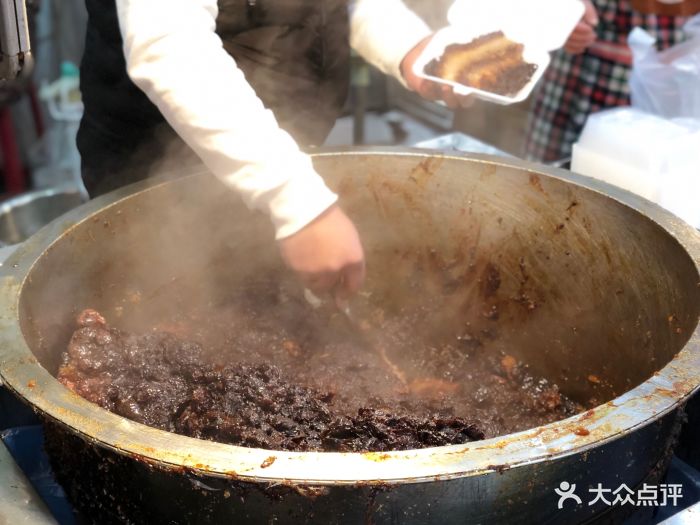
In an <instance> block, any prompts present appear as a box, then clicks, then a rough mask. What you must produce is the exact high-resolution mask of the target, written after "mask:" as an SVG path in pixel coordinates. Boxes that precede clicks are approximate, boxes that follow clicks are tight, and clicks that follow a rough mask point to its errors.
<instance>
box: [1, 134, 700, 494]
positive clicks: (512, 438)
mask: <svg viewBox="0 0 700 525" xmlns="http://www.w3.org/2000/svg"><path fill="white" fill-rule="evenodd" d="M343 155H350V156H358V155H363V156H374V155H383V156H386V155H397V156H404V157H405V156H413V157H423V158H425V157H435V156H439V157H441V158H445V159H451V158H454V159H459V160H464V159H467V160H470V161H472V162H478V163H488V164H490V165H497V166H503V167H510V168H513V167H514V168H520V169H522V170H524V171H526V172H529V173H536V174H538V175H540V176H544V177H549V178H554V179H559V180H563V181H565V182H568V183H570V184H573V185H575V186H579V187H581V188H585V189H588V190H591V191H593V192H596V193H600V194H603V195H605V196H607V197H609V198H611V199H613V200H615V201H617V202H618V203H621V204H622V205H624V206H626V207H628V208H631V209H633V210H635V211H636V212H638V213H640V214H641V215H643V216H645V217H646V218H648V219H649V220H651V221H653V222H654V223H655V224H656V225H658V226H659V227H661V228H662V229H663V230H664V231H666V232H667V233H668V234H669V235H671V236H672V237H673V238H674V239H675V240H676V241H677V242H678V243H679V244H680V245H681V246H682V247H683V248H684V250H685V251H686V252H687V253H688V254H689V255H690V257H691V259H692V260H693V263H694V265H695V268H696V270H697V271H698V273H699V274H700V233H699V232H698V231H697V230H695V229H694V228H692V227H691V226H690V225H688V224H686V223H685V222H683V221H682V220H680V219H679V218H677V217H675V216H674V215H672V214H671V213H670V212H667V211H665V210H664V209H662V208H661V207H660V206H658V205H656V204H654V203H651V202H649V201H647V200H646V199H644V198H642V197H639V196H637V195H634V194H632V193H630V192H628V191H625V190H622V189H620V188H617V187H615V186H611V185H610V184H607V183H605V182H602V181H599V180H597V179H593V178H590V177H585V176H582V175H578V174H575V173H571V172H569V171H565V170H562V169H557V168H551V167H548V166H543V165H538V164H534V163H530V162H526V161H522V160H518V159H505V158H502V157H495V156H491V155H477V154H468V155H467V154H459V153H451V152H450V153H446V152H443V151H436V150H427V149H415V148H387V147H363V148H340V149H338V148H334V149H332V150H321V151H319V152H317V153H314V154H313V155H312V156H313V157H319V158H322V157H327V156H335V157H338V156H343ZM202 173H206V170H203V169H198V170H196V171H195V172H193V173H192V174H190V175H189V176H197V175H201V174H202ZM166 182H167V181H166ZM166 182H164V181H163V180H159V179H151V180H147V181H142V182H138V183H136V184H132V185H130V186H127V187H124V188H121V189H119V190H116V191H114V192H112V193H109V194H107V195H103V196H101V197H99V198H97V199H94V200H92V201H90V202H87V203H86V204H83V205H82V206H80V207H78V208H76V209H74V210H72V211H70V212H68V213H67V214H66V215H63V216H62V217H60V218H59V219H57V220H55V221H53V222H52V223H50V224H49V225H47V226H45V227H44V228H43V229H41V230H40V231H39V232H38V233H37V234H35V235H34V236H32V237H31V238H30V239H29V240H27V241H26V242H24V243H23V244H22V245H21V246H20V247H19V248H18V249H17V251H16V252H15V253H14V254H12V255H11V256H10V258H9V259H8V260H7V261H6V262H5V264H4V265H3V267H2V268H0V378H1V379H2V380H3V381H4V383H5V384H6V385H7V386H8V387H9V388H10V389H11V390H13V391H14V392H15V393H16V394H17V395H19V396H20V397H21V398H23V399H24V400H25V401H26V402H28V403H29V404H31V405H32V407H33V408H34V409H35V410H36V411H38V412H40V413H42V414H44V415H46V416H48V417H49V418H51V419H53V420H56V421H58V422H59V423H61V424H62V425H65V426H68V427H69V428H70V429H71V430H72V431H73V432H75V433H77V434H79V435H80V436H81V437H82V438H83V439H85V440H87V441H89V442H91V443H96V444H99V445H100V446H104V447H107V448H109V449H112V450H114V451H116V452H118V453H120V454H123V455H126V456H130V457H134V458H136V459H138V460H141V461H144V462H146V463H150V464H153V465H158V466H162V467H170V468H174V469H180V470H186V471H190V472H193V473H198V474H203V475H207V476H215V477H224V478H235V479H239V480H243V481H256V482H267V483H272V484H280V483H281V484H302V485H358V484H359V485H374V484H377V485H394V484H403V483H418V482H428V481H436V480H444V479H453V478H459V477H467V476H474V475H479V474H483V473H487V472H493V471H498V472H502V471H503V470H504V469H511V468H517V467H518V466H522V465H526V464H532V463H539V462H543V461H549V460H553V459H557V458H562V457H565V456H569V455H572V454H580V453H583V452H586V451H588V450H591V449H593V448H595V447H598V446H600V445H601V444H603V443H606V442H609V441H612V440H615V439H618V438H621V437H623V436H625V435H627V434H629V433H631V432H633V431H634V430H636V429H637V428H639V427H642V426H645V425H647V424H649V423H651V422H652V421H653V420H655V419H657V418H658V417H659V416H660V415H663V414H666V413H668V412H670V411H672V410H674V409H676V408H677V407H678V406H679V405H681V404H682V403H683V402H684V401H686V400H687V399H688V398H689V396H691V395H692V394H693V393H694V392H695V391H697V390H698V389H700V325H696V327H695V329H694V331H693V333H692V334H691V336H690V338H689V340H688V341H687V343H686V344H685V346H684V347H683V349H682V350H681V351H680V352H679V353H678V354H677V355H676V356H675V357H674V358H673V359H672V360H671V361H670V362H669V363H668V364H667V365H666V366H665V367H664V368H662V369H661V370H660V371H659V372H657V373H656V374H655V375H653V376H652V377H651V378H650V379H648V380H647V381H645V382H644V383H642V384H640V385H639V386H637V387H635V388H633V389H632V390H630V391H628V392H626V393H624V394H623V395H621V396H618V397H617V398H615V399H614V400H612V401H609V402H607V403H605V404H603V405H600V406H598V407H595V408H593V409H591V410H588V411H586V412H583V413H581V414H577V415H575V416H572V417H570V418H567V419H564V420H561V421H557V422H555V423H551V424H548V425H544V426H540V427H536V428H534V429H530V430H526V431H522V432H518V433H514V434H509V435H506V436H500V437H496V438H492V439H488V440H484V441H478V442H472V443H467V444H464V445H450V446H443V447H434V448H425V449H419V450H407V451H396V452H386V453H385V452H381V453H380V452H370V453H350V452H348V453H339V452H286V451H272V450H264V449H255V448H246V447H240V446H234V445H226V444H221V443H215V442H210V441H205V440H200V439H195V438H190V437H186V436H181V435H177V434H173V433H170V432H166V431H163V430H158V429H155V428H151V427H148V426H145V425H142V424H139V423H135V422H132V421H129V420H128V419H126V418H123V417H121V416H118V415H116V414H113V413H111V412H109V411H107V410H105V409H102V408H100V407H98V406H96V405H94V404H92V403H90V402H88V401H86V400H85V399H83V398H81V397H80V396H78V395H77V394H75V393H73V392H72V391H70V390H69V389H68V388H66V387H64V386H63V385H62V384H61V383H59V382H58V380H56V379H55V378H54V377H53V376H52V375H51V374H49V373H48V371H47V370H46V369H44V368H43V367H42V366H41V365H40V364H39V363H38V361H37V359H36V358H35V357H34V355H33V354H32V352H31V350H30V349H29V347H28V345H27V344H26V342H25V340H24V337H23V335H22V331H21V327H20V322H19V299H20V292H21V290H22V287H23V285H24V282H25V280H26V279H27V277H28V275H29V274H30V272H31V270H32V268H33V266H34V264H35V263H36V262H37V261H38V260H39V258H40V257H41V255H42V254H43V253H44V252H45V251H46V250H47V249H49V248H50V246H51V245H52V244H53V243H54V242H56V241H58V240H59V239H60V238H61V236H62V235H63V234H65V233H66V232H68V231H69V230H71V229H72V228H75V227H76V226H78V225H79V224H81V223H83V222H85V221H88V220H90V219H91V218H92V216H93V215H95V214H96V213H98V212H100V211H102V210H104V209H106V208H107V207H111V206H115V205H118V204H119V202H121V201H122V200H124V199H126V198H128V197H129V196H131V195H133V194H135V193H138V192H145V191H149V190H151V189H153V188H156V187H158V186H160V185H162V184H165V183H166ZM699 286H700V283H699ZM581 429H584V430H583V431H582V430H581ZM581 434H586V435H581Z"/></svg>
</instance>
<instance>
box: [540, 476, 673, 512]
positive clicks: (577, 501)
mask: <svg viewBox="0 0 700 525" xmlns="http://www.w3.org/2000/svg"><path fill="white" fill-rule="evenodd" d="M554 492H555V493H556V494H557V495H558V496H559V501H557V508H558V509H563V508H564V506H565V505H566V503H567V502H568V501H570V502H571V504H573V505H583V500H582V499H581V497H580V496H579V495H578V494H577V493H576V484H575V483H569V482H568V481H562V482H561V483H560V484H559V487H558V488H556V489H554ZM588 494H589V495H590V498H589V499H588V500H587V505H588V506H591V505H595V504H596V503H599V502H600V503H603V504H605V505H608V506H614V505H620V506H623V505H632V506H635V507H665V506H667V505H672V506H674V507H675V506H676V505H678V500H679V499H681V498H682V497H683V486H682V485H680V484H674V483H662V484H660V485H648V484H646V483H644V485H643V486H642V488H640V489H638V490H637V491H634V490H632V489H631V488H629V487H628V486H627V485H625V484H624V483H623V484H622V485H620V486H619V487H617V488H616V489H611V488H605V487H603V485H602V483H598V484H597V486H596V487H591V488H589V489H588Z"/></svg>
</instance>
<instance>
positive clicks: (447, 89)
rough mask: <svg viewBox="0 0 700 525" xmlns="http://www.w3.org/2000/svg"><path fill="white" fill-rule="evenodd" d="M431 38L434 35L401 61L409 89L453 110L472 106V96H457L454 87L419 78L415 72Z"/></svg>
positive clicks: (401, 67) (420, 43) (421, 42)
mask: <svg viewBox="0 0 700 525" xmlns="http://www.w3.org/2000/svg"><path fill="white" fill-rule="evenodd" d="M431 38H433V36H432V35H430V36H428V37H426V38H424V39H423V40H421V41H420V42H418V44H417V45H416V46H415V47H414V48H413V49H411V50H410V51H409V52H408V53H406V56H405V57H404V58H403V60H402V61H401V66H400V70H401V75H402V76H403V78H404V80H405V81H406V85H407V86H408V87H409V89H412V90H413V91H415V92H416V93H418V94H419V95H420V96H421V97H423V98H426V99H428V100H442V101H444V102H445V104H447V106H448V107H450V108H452V109H456V108H460V107H462V108H466V107H469V106H471V105H472V103H473V98H472V97H471V96H470V95H456V94H455V93H454V92H453V91H452V86H447V85H443V84H438V83H436V82H432V81H430V80H427V79H425V78H421V77H419V76H417V75H416V74H415V73H414V72H413V64H414V63H415V61H416V60H417V59H418V57H419V56H420V54H421V53H422V51H423V49H425V46H427V45H428V43H430V39H431Z"/></svg>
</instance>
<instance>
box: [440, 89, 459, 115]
mask: <svg viewBox="0 0 700 525" xmlns="http://www.w3.org/2000/svg"><path fill="white" fill-rule="evenodd" d="M440 98H442V100H443V101H444V102H445V104H447V107H449V108H450V109H457V108H458V107H459V99H458V98H457V95H455V94H454V91H453V90H452V86H447V85H443V86H442V89H441V93H440Z"/></svg>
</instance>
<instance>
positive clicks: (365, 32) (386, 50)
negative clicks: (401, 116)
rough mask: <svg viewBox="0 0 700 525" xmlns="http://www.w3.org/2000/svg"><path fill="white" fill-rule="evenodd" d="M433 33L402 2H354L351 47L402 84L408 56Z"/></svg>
mask: <svg viewBox="0 0 700 525" xmlns="http://www.w3.org/2000/svg"><path fill="white" fill-rule="evenodd" d="M431 32H432V31H431V30H430V28H429V27H428V25H427V24H426V23H425V22H424V21H423V20H422V19H421V18H420V17H419V16H418V15H416V14H415V13H414V12H413V11H411V10H410V9H409V8H408V7H407V6H406V4H404V3H403V2H402V1H401V0H355V2H354V3H353V6H352V11H351V18H350V43H351V45H352V47H353V48H354V49H355V50H356V51H357V52H358V53H359V54H360V55H361V56H362V57H363V58H364V59H365V60H367V62H369V63H370V64H372V65H374V66H376V67H378V68H379V69H380V70H381V71H382V72H383V73H386V74H389V75H393V76H395V77H396V78H397V79H399V80H400V81H401V82H403V77H402V76H401V71H400V69H399V66H400V65H401V61H402V60H403V58H404V57H405V56H406V54H407V53H408V52H409V51H410V50H411V49H413V48H414V47H415V46H416V44H418V43H419V42H420V41H421V40H423V39H424V38H425V37H427V36H428V35H429V34H430V33H431Z"/></svg>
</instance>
